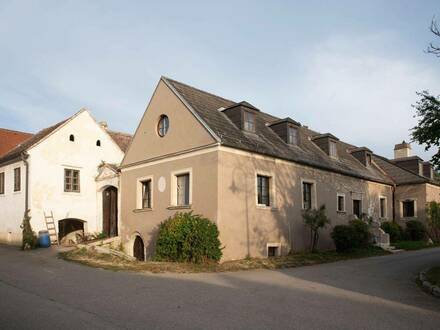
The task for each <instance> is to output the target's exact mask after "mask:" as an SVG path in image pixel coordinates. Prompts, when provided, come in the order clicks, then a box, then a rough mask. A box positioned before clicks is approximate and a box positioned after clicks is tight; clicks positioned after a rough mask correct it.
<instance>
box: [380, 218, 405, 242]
mask: <svg viewBox="0 0 440 330" xmlns="http://www.w3.org/2000/svg"><path fill="white" fill-rule="evenodd" d="M380 228H382V230H383V231H384V232H386V233H387V234H389V235H390V241H391V242H397V241H400V240H402V239H403V238H404V232H403V228H402V227H401V226H399V225H398V224H397V223H395V222H391V221H385V222H382V225H381V226H380Z"/></svg>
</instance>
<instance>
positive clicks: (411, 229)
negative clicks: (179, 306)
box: [405, 220, 426, 241]
mask: <svg viewBox="0 0 440 330" xmlns="http://www.w3.org/2000/svg"><path fill="white" fill-rule="evenodd" d="M405 234H406V238H407V239H408V240H411V241H421V240H423V239H425V238H426V228H425V225H424V224H423V223H421V222H420V221H417V220H409V221H407V222H406V229H405Z"/></svg>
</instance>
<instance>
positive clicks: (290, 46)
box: [0, 0, 440, 158]
mask: <svg viewBox="0 0 440 330" xmlns="http://www.w3.org/2000/svg"><path fill="white" fill-rule="evenodd" d="M434 15H438V16H439V17H440V7H439V6H438V1H423V3H422V2H421V1H310V0H309V1H270V2H269V1H221V2H220V1H217V2H215V3H213V2H212V3H211V2H208V1H200V2H198V1H176V2H174V3H173V2H171V1H166V2H159V1H154V2H147V1H139V2H135V1H127V2H126V1H93V2H92V1H78V0H77V1H35V2H33V1H4V0H0V73H1V74H0V127H7V128H11V129H18V130H25V131H31V132H35V131H37V130H39V129H41V128H43V127H46V126H49V125H51V124H53V123H55V122H57V121H60V120H62V119H64V118H66V117H68V116H70V115H71V114H73V113H75V112H76V111H78V110H79V109H80V108H81V107H86V108H88V109H90V110H91V111H92V113H93V115H94V117H95V118H96V119H97V120H99V121H101V120H105V121H107V122H108V124H109V126H110V128H112V129H115V130H120V131H125V132H134V129H135V128H136V126H137V124H138V121H139V119H140V117H141V116H142V113H143V112H144V110H145V107H146V105H147V103H148V101H149V98H150V96H151V94H152V92H153V89H154V87H155V85H156V84H157V82H158V80H159V78H160V76H161V75H165V76H168V77H170V78H174V79H176V80H179V81H183V82H186V83H188V84H191V85H194V86H196V87H199V88H201V89H205V90H207V91H210V92H213V93H215V94H218V95H221V96H224V97H226V98H230V99H232V100H236V101H241V100H246V101H248V102H250V103H252V104H254V105H255V106H257V107H258V108H260V109H261V110H263V111H266V112H269V113H272V114H274V115H277V116H280V117H286V116H290V117H292V118H294V119H296V120H298V121H300V122H301V123H303V124H304V125H308V126H309V127H311V128H313V129H315V130H318V131H321V132H331V133H333V134H334V135H336V136H338V137H339V138H340V139H343V140H345V141H348V142H351V143H353V144H356V145H359V146H362V145H366V146H368V147H370V148H371V149H372V150H373V151H375V152H377V153H379V154H382V155H385V156H389V157H391V156H392V150H393V146H394V144H395V143H398V142H400V141H401V140H403V139H407V140H408V139H409V132H408V129H409V128H411V127H412V126H414V124H415V122H416V121H415V119H414V118H413V114H414V110H413V109H412V108H411V104H414V103H415V102H416V100H417V96H416V94H415V92H416V91H420V90H424V89H427V90H430V91H431V92H432V93H434V94H440V59H438V58H435V57H434V56H432V55H428V54H425V53H424V51H423V50H424V49H425V48H426V46H427V44H428V43H429V42H430V41H433V40H435V39H434V36H433V35H432V34H431V33H430V32H429V30H428V27H429V23H430V21H431V18H432V17H433V16H434ZM438 42H439V44H440V39H439V40H438ZM413 149H414V151H415V153H417V154H419V155H420V156H422V157H424V158H429V156H430V154H432V152H428V153H424V152H423V148H421V147H417V146H413Z"/></svg>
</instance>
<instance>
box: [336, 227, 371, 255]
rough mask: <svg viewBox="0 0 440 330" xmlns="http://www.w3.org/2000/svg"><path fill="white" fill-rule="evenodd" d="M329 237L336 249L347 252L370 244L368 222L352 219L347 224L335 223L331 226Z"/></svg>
mask: <svg viewBox="0 0 440 330" xmlns="http://www.w3.org/2000/svg"><path fill="white" fill-rule="evenodd" d="M331 237H332V239H333V242H334V243H335V246H336V251H338V252H347V251H351V250H354V249H358V248H363V247H368V246H369V245H370V238H371V235H370V232H369V230H368V224H367V223H365V222H364V221H362V220H352V221H350V222H349V224H348V225H337V226H335V227H334V228H333V231H332V233H331Z"/></svg>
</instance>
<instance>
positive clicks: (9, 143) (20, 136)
mask: <svg viewBox="0 0 440 330" xmlns="http://www.w3.org/2000/svg"><path fill="white" fill-rule="evenodd" d="M30 137H32V134H31V133H26V132H20V131H15V130H10V129H6V128H0V157H2V156H3V155H5V154H6V153H8V152H9V151H11V150H12V149H14V148H15V147H16V146H17V145H19V144H20V143H23V142H24V141H26V140H27V139H29V138H30Z"/></svg>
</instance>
